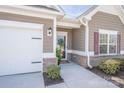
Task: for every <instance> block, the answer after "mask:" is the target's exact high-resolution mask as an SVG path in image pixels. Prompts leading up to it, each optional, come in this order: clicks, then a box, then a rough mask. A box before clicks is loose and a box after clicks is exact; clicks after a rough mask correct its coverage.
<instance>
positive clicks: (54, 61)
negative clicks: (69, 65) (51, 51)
mask: <svg viewBox="0 0 124 93" xmlns="http://www.w3.org/2000/svg"><path fill="white" fill-rule="evenodd" d="M50 65H57V59H56V58H44V59H43V72H46V71H47V68H48V67H49V66H50Z"/></svg>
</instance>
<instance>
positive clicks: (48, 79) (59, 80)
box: [43, 73, 64, 86]
mask: <svg viewBox="0 0 124 93" xmlns="http://www.w3.org/2000/svg"><path fill="white" fill-rule="evenodd" d="M43 77H44V83H45V86H49V85H53V84H59V83H63V82H64V80H63V79H62V78H61V77H60V79H57V80H51V79H50V78H48V76H47V74H46V73H43Z"/></svg>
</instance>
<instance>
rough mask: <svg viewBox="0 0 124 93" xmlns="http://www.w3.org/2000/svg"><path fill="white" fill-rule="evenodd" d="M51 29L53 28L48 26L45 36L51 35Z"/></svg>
mask: <svg viewBox="0 0 124 93" xmlns="http://www.w3.org/2000/svg"><path fill="white" fill-rule="evenodd" d="M52 31H53V29H52V28H51V27H49V28H48V30H47V36H52Z"/></svg>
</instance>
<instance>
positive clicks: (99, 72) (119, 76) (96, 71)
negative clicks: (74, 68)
mask: <svg viewBox="0 0 124 93" xmlns="http://www.w3.org/2000/svg"><path fill="white" fill-rule="evenodd" d="M87 69H88V70H90V71H91V72H93V73H95V74H97V75H99V76H100V77H102V78H104V79H105V80H108V81H110V82H112V83H113V84H115V85H117V86H118V87H120V88H124V85H123V84H120V83H118V82H116V81H114V80H112V79H111V77H112V76H114V77H118V78H121V79H124V71H120V72H119V73H117V74H116V75H107V74H105V73H104V72H102V71H101V70H99V69H98V67H94V68H92V69H89V68H87Z"/></svg>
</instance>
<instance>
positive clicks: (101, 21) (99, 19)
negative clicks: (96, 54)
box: [89, 12, 124, 51]
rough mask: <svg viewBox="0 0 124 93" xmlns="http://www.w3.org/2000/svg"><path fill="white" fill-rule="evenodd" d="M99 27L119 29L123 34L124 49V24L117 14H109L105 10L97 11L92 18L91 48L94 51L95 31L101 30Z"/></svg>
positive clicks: (90, 22)
mask: <svg viewBox="0 0 124 93" xmlns="http://www.w3.org/2000/svg"><path fill="white" fill-rule="evenodd" d="M99 29H106V30H115V31H119V34H121V50H124V38H123V37H122V36H123V35H124V24H123V23H122V22H121V20H120V18H119V17H118V16H116V15H112V14H107V13H103V12H97V13H96V14H95V15H94V16H93V17H92V20H91V21H89V31H90V34H89V44H90V46H89V49H90V51H94V32H97V31H99Z"/></svg>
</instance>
